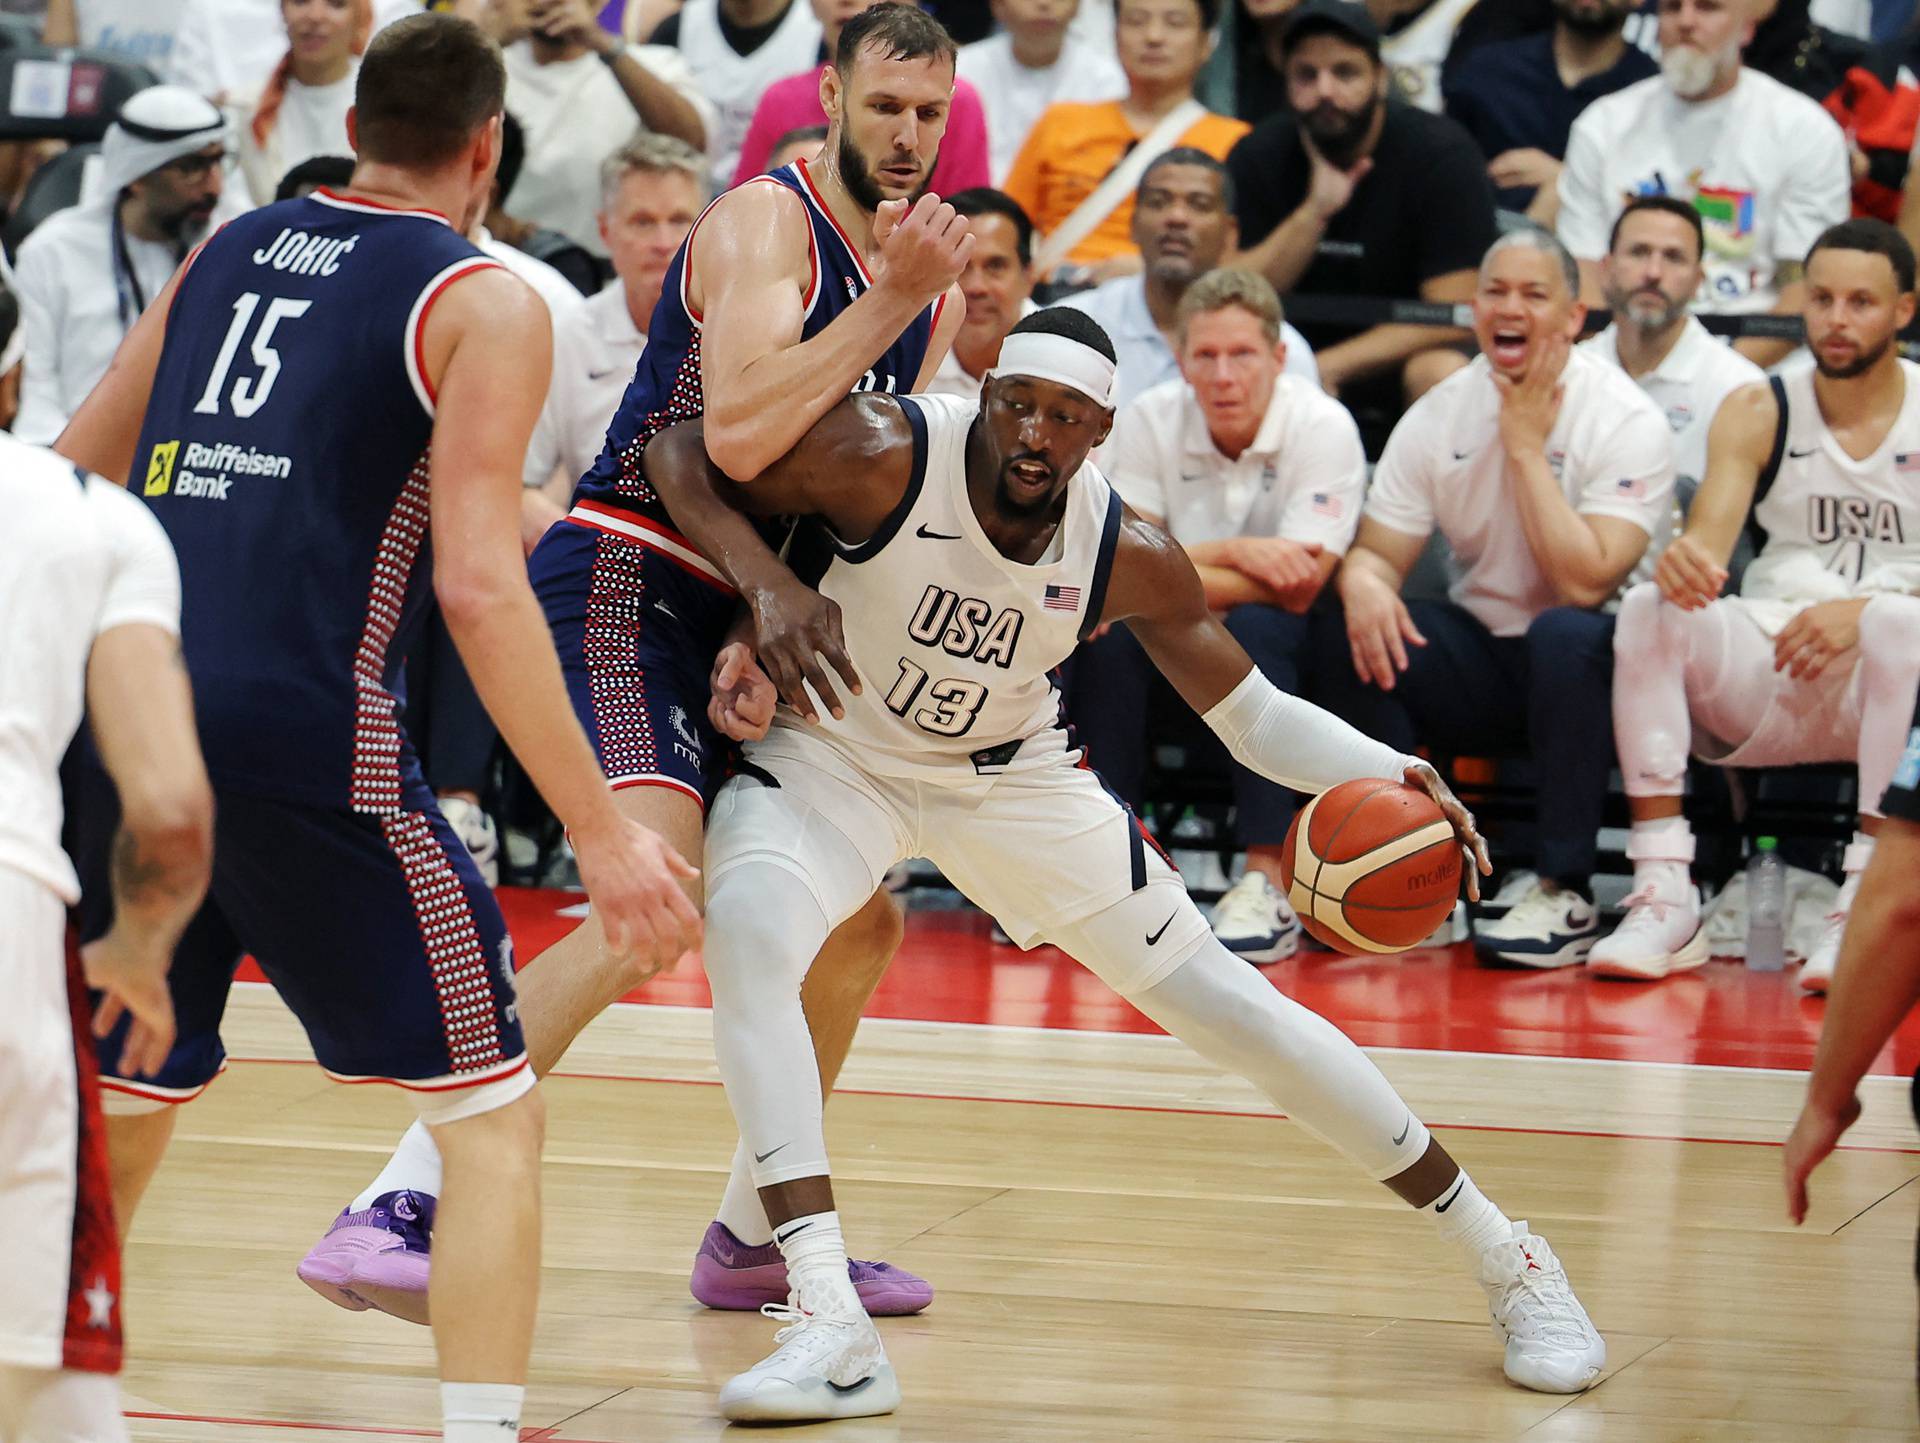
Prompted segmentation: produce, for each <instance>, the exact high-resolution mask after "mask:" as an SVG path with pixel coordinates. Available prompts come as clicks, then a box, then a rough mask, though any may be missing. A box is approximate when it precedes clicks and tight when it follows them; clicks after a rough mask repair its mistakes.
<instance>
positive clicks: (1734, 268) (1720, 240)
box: [1557, 0, 1852, 366]
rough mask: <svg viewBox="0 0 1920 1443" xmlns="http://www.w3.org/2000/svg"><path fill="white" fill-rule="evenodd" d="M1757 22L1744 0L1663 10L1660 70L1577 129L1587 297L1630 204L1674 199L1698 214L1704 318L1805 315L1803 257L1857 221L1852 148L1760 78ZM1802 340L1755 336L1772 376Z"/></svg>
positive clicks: (1578, 241) (1591, 111)
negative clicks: (1747, 60)
mask: <svg viewBox="0 0 1920 1443" xmlns="http://www.w3.org/2000/svg"><path fill="white" fill-rule="evenodd" d="M1752 37H1753V21H1752V19H1751V18H1750V14H1749V12H1748V10H1747V9H1746V8H1745V7H1744V6H1742V5H1741V4H1740V3H1739V0H1660V52H1661V62H1660V63H1661V73H1660V74H1659V75H1657V76H1654V77H1653V78H1651V79H1649V80H1643V81H1640V82H1639V83H1638V84H1636V85H1630V86H1628V87H1627V88H1626V89H1625V90H1623V91H1621V92H1620V93H1619V94H1617V95H1610V96H1607V97H1606V98H1605V99H1602V100H1597V101H1595V102H1594V103H1593V104H1592V105H1590V106H1589V107H1587V109H1586V111H1585V112H1583V113H1582V115H1581V116H1580V118H1579V119H1578V120H1577V121H1575V122H1574V125H1573V133H1572V137H1571V138H1570V139H1569V141H1568V143H1567V162H1566V166H1565V168H1564V169H1563V170H1562V171H1561V173H1560V217H1559V221H1558V223H1557V227H1558V231H1559V235H1560V239H1561V240H1562V241H1563V242H1565V244H1566V246H1567V249H1568V250H1570V251H1572V252H1573V254H1574V255H1575V256H1576V257H1578V258H1579V261H1580V268H1581V277H1582V286H1583V289H1584V291H1585V294H1586V295H1587V297H1588V299H1589V300H1592V301H1596V302H1597V301H1598V300H1599V299H1600V262H1601V258H1602V257H1603V256H1605V255H1606V253H1607V237H1608V235H1609V233H1610V232H1611V230H1612V227H1613V218H1614V215H1615V213H1616V212H1617V211H1618V210H1619V208H1620V203H1621V201H1622V200H1623V199H1624V198H1626V197H1629V196H1635V195H1674V196H1678V197H1679V198H1680V199H1681V200H1684V201H1690V202H1692V204H1693V205H1694V207H1695V208H1696V209H1697V210H1698V211H1699V212H1700V219H1701V222H1702V224H1703V225H1704V227H1705V234H1706V242H1707V245H1706V283H1705V285H1704V286H1703V287H1702V289H1701V293H1700V297H1699V299H1698V301H1697V302H1696V309H1699V310H1703V311H1710V312H1714V313H1718V314H1721V315H1743V314H1753V313H1766V312H1770V313H1773V314H1776V315H1796V316H1797V315H1799V314H1800V311H1801V306H1802V302H1803V301H1804V299H1805V293H1806V287H1805V284H1804V280H1803V276H1802V269H1803V268H1802V264H1801V257H1803V256H1804V255H1805V254H1806V253H1807V251H1808V249H1809V248H1810V247H1811V246H1812V245H1813V242H1814V241H1815V240H1816V239H1818V238H1819V236H1820V235H1821V233H1822V232H1823V231H1825V230H1826V228H1827V227H1828V226H1830V225H1835V224H1837V223H1839V222H1840V221H1843V220H1845V219H1846V218H1847V215H1848V212H1849V209H1850V205H1851V201H1850V192H1851V187H1852V172H1851V169H1850V166H1849V162H1848V159H1847V142H1846V137H1845V136H1844V135H1842V134H1841V132H1840V127H1839V126H1838V125H1836V124H1835V123H1834V122H1833V119H1832V118H1831V117H1830V116H1829V115H1828V114H1827V113H1826V112H1825V111H1824V110H1822V109H1821V108H1820V106H1819V105H1817V104H1816V103H1815V102H1813V101H1811V100H1809V99H1807V97H1806V96H1804V95H1801V94H1799V93H1797V92H1796V91H1793V90H1789V89H1788V88H1787V87H1786V86H1784V85H1782V84H1781V83H1780V82H1779V81H1777V80H1774V79H1771V78H1769V77H1768V76H1766V75H1762V74H1761V73H1760V72H1759V71H1757V70H1749V69H1747V68H1746V67H1744V66H1743V65H1742V64H1741V61H1740V52H1741V49H1742V47H1743V46H1745V44H1746V43H1747V41H1749V40H1750V39H1752ZM1792 347H1793V343H1792V342H1791V341H1786V340H1772V339H1767V338H1762V337H1756V336H1749V337H1746V338H1744V339H1742V340H1741V341H1740V342H1739V349H1740V351H1741V353H1742V354H1743V355H1745V356H1746V357H1747V358H1748V359H1749V360H1752V361H1756V362H1758V363H1759V364H1761V365H1763V366H1765V365H1772V364H1774V363H1775V362H1777V361H1779V360H1781V359H1782V358H1784V357H1785V356H1786V354H1787V353H1788V351H1790V350H1791V349H1792Z"/></svg>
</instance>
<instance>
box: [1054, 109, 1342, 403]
mask: <svg viewBox="0 0 1920 1443" xmlns="http://www.w3.org/2000/svg"><path fill="white" fill-rule="evenodd" d="M1131 234H1132V236H1133V243H1134V244H1135V245H1136V246H1138V247H1139V250H1140V257H1141V262H1142V265H1143V267H1144V268H1143V269H1142V270H1140V271H1138V272H1136V273H1135V274H1133V275H1128V276H1118V277H1116V278H1115V279H1113V280H1110V281H1108V282H1106V283H1105V284H1104V285H1098V286H1095V287H1094V288H1093V289H1092V290H1090V291H1079V292H1077V293H1075V294H1074V295H1071V296H1068V297H1067V298H1066V300H1065V301H1063V302H1062V304H1063V305H1069V306H1075V307H1077V308H1079V309H1080V310H1083V311H1085V312H1086V313H1087V314H1088V315H1090V316H1092V317H1093V318H1094V319H1095V320H1096V321H1098V322H1099V323H1100V327H1101V329H1102V330H1104V331H1105V332H1106V333H1107V335H1108V337H1109V338H1110V339H1111V340H1112V341H1113V349H1114V351H1115V353H1116V354H1117V355H1118V356H1119V358H1120V368H1119V370H1118V371H1117V372H1116V373H1115V375H1114V378H1113V400H1114V404H1115V405H1116V406H1124V405H1126V404H1127V402H1129V401H1131V400H1132V399H1133V398H1134V397H1135V396H1138V395H1139V394H1140V393H1141V392H1142V391H1145V390H1147V389H1148V388H1149V387H1153V386H1158V385H1160V384H1161V383H1163V382H1166V381H1172V380H1177V379H1178V378H1179V375H1180V358H1179V355H1178V352H1177V349H1176V348H1177V346H1178V344H1179V342H1178V336H1179V329H1180V298H1181V297H1182V296H1184V295H1185V294H1186V293H1187V287H1188V286H1190V285H1192V284H1193V283H1194V282H1195V281H1196V280H1198V279H1199V278H1200V277H1201V276H1203V275H1205V274H1206V273H1207V272H1208V271H1210V270H1212V269H1214V268H1215V267H1216V266H1218V265H1220V264H1221V263H1222V261H1224V260H1225V258H1226V257H1227V256H1228V255H1230V254H1231V253H1232V251H1233V248H1234V241H1235V238H1236V234H1237V233H1236V230H1235V227H1234V220H1233V182H1232V180H1231V179H1230V178H1229V177H1228V175H1227V168H1226V166H1224V165H1222V164H1221V163H1220V162H1219V161H1218V160H1216V159H1214V157H1212V156H1211V155H1208V154H1207V153H1206V152H1205V151H1204V150H1194V149H1192V148H1191V147H1188V146H1179V147H1176V148H1175V149H1173V150H1170V151H1168V152H1166V154H1164V155H1162V156H1161V157H1160V158H1159V159H1158V160H1156V161H1155V162H1154V163H1153V164H1152V165H1150V166H1148V167H1147V170H1146V173H1145V174H1143V175H1142V176H1141V177H1140V189H1139V191H1138V192H1137V193H1136V195H1135V197H1134V203H1133V223H1132V226H1131ZM1280 339H1281V340H1282V341H1284V342H1285V343H1286V369H1287V372H1288V374H1289V375H1294V376H1299V377H1300V378H1302V379H1303V380H1305V381H1307V382H1309V383H1311V384H1313V385H1318V384H1319V382H1320V372H1319V371H1318V369H1316V368H1315V366H1314V363H1313V348H1312V347H1311V346H1309V345H1308V344H1307V342H1306V338H1305V337H1303V336H1302V335H1301V334H1300V333H1299V332H1298V331H1296V330H1295V329H1294V328H1293V327H1292V326H1289V325H1286V324H1285V323H1284V322H1283V323H1282V325H1281V328H1280Z"/></svg>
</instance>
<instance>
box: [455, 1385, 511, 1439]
mask: <svg viewBox="0 0 1920 1443" xmlns="http://www.w3.org/2000/svg"><path fill="white" fill-rule="evenodd" d="M526 1396H527V1390H526V1389H525V1388H522V1387H520V1386H519V1385H518V1384H515V1383H442V1384H441V1385H440V1418H441V1433H440V1437H441V1439H442V1440H443V1443H517V1440H518V1439H519V1437H520V1405H521V1404H522V1403H523V1402H525V1400H526Z"/></svg>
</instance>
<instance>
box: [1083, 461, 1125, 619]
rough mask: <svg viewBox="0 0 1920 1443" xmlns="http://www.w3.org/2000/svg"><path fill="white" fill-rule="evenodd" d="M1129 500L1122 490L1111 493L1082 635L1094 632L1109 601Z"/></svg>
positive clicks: (1108, 497)
mask: <svg viewBox="0 0 1920 1443" xmlns="http://www.w3.org/2000/svg"><path fill="white" fill-rule="evenodd" d="M1125 511H1126V504H1125V503H1124V502H1122V501H1121V499H1120V493H1119V492H1118V491H1110V492H1108V494H1107V519H1106V521H1105V523H1104V524H1103V525H1102V526H1101V528H1100V554H1099V555H1098V556H1097V557H1095V558H1094V562H1093V584H1092V585H1090V586H1089V587H1088V588H1087V612H1086V615H1085V616H1084V617H1082V618H1081V620H1080V639H1081V640H1082V641H1085V640H1086V639H1087V638H1088V637H1089V636H1092V635H1093V629H1094V628H1095V627H1096V626H1098V625H1099V624H1100V613H1101V612H1102V611H1103V610H1105V609H1106V605H1107V578H1108V577H1110V576H1111V575H1113V555H1114V552H1115V551H1117V550H1118V549H1119V545H1120V521H1121V518H1122V516H1123V515H1124V514H1125Z"/></svg>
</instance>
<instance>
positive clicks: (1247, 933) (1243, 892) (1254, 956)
mask: <svg viewBox="0 0 1920 1443" xmlns="http://www.w3.org/2000/svg"><path fill="white" fill-rule="evenodd" d="M1213 935H1214V936H1215V937H1217V938H1219V939H1220V945H1221V946H1223V947H1225V948H1226V949H1227V950H1228V951H1229V952H1231V953H1233V954H1234V956H1236V957H1241V958H1244V959H1246V960H1247V961H1249V962H1280V961H1284V960H1285V959H1286V958H1288V957H1291V956H1292V955H1293V954H1294V953H1295V952H1297V951H1299V950H1300V919H1299V918H1298V917H1296V916H1294V915H1293V908H1292V907H1290V906H1288V905H1287V899H1286V898H1285V897H1283V896H1281V895H1280V892H1279V889H1278V888H1276V887H1275V886H1274V885H1273V883H1272V882H1270V881H1268V880H1267V874H1266V873H1265V872H1248V873H1247V874H1246V876H1244V877H1242V878H1241V879H1240V880H1239V881H1237V882H1235V883H1234V884H1233V885H1232V886H1231V887H1229V888H1228V889H1227V891H1226V893H1225V895H1223V896H1222V897H1221V898H1220V900H1219V901H1218V902H1215V903H1214V904H1213Z"/></svg>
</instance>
